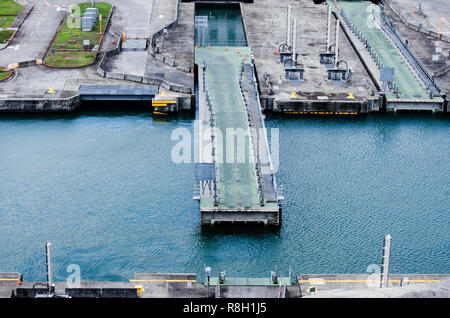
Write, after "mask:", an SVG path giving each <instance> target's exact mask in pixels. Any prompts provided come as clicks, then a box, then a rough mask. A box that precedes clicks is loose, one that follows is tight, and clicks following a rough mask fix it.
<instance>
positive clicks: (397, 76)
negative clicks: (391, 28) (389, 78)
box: [327, 0, 443, 111]
mask: <svg viewBox="0 0 450 318" xmlns="http://www.w3.org/2000/svg"><path fill="white" fill-rule="evenodd" d="M327 3H328V5H329V6H330V7H331V8H332V10H333V11H334V12H335V13H336V14H337V15H338V16H339V18H340V19H341V21H342V27H343V28H344V29H346V30H347V33H351V34H350V37H351V38H352V40H355V39H356V41H361V42H363V43H364V46H365V48H366V49H367V50H368V51H369V52H370V55H371V59H373V61H370V62H371V63H368V65H370V66H372V67H373V66H375V69H371V70H370V71H371V73H372V74H376V75H377V78H376V80H377V81H378V82H379V86H380V87H381V86H382V83H381V81H380V78H379V74H380V70H381V68H394V81H393V87H389V88H388V89H387V91H386V94H385V95H386V100H387V108H388V110H397V109H408V110H411V109H416V110H422V109H423V110H428V109H430V110H433V111H434V110H439V109H441V108H442V107H443V99H442V98H441V97H437V96H430V94H429V92H428V87H426V86H428V83H425V82H424V81H422V80H421V75H422V74H421V72H418V71H417V69H418V67H416V65H415V64H416V62H415V61H411V60H410V59H409V56H408V54H407V53H408V52H407V50H405V49H404V48H403V47H402V45H401V44H402V43H401V42H399V41H398V39H397V38H391V37H390V35H389V34H390V33H389V32H386V31H384V30H383V27H381V25H383V21H382V18H381V15H380V9H379V7H377V6H376V5H374V4H372V3H371V2H370V1H339V2H336V3H335V2H334V1H330V0H328V1H327ZM373 62H375V63H373ZM419 63H420V62H419ZM416 68H417V69H416ZM390 107H391V108H390Z"/></svg>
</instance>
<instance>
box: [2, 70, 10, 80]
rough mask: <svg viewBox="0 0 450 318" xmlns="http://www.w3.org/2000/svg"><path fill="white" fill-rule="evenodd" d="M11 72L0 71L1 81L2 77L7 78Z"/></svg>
mask: <svg viewBox="0 0 450 318" xmlns="http://www.w3.org/2000/svg"><path fill="white" fill-rule="evenodd" d="M10 74H11V72H0V81H3V80H4V79H6V78H8V77H9V75H10Z"/></svg>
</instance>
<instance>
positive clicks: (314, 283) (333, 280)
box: [297, 274, 450, 297]
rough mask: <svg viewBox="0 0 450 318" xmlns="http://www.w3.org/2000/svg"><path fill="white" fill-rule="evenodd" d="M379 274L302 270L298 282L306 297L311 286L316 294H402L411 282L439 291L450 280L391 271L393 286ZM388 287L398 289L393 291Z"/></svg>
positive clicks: (369, 295)
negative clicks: (384, 285) (383, 284)
mask: <svg viewBox="0 0 450 318" xmlns="http://www.w3.org/2000/svg"><path fill="white" fill-rule="evenodd" d="M379 277H380V276H379V275H375V274H373V275H370V274H299V275H297V279H298V280H297V282H298V284H299V285H298V287H299V288H300V291H301V295H302V297H304V296H308V295H309V292H308V290H309V289H311V287H315V288H316V290H317V292H316V294H315V295H314V296H315V297H393V296H394V295H396V296H395V297H399V296H400V295H401V294H404V293H406V292H405V290H406V288H407V286H409V287H414V288H418V289H417V290H419V289H420V288H422V287H423V288H425V289H427V290H428V289H431V290H434V291H437V290H438V289H439V288H440V287H441V286H442V285H440V283H443V282H445V281H447V283H444V284H448V281H449V280H450V275H449V274H391V275H389V285H388V287H392V288H383V289H380V288H379V286H380V283H379ZM401 286H402V287H401ZM387 290H394V292H392V293H391V295H389V292H386V291H387ZM417 290H416V291H417ZM449 296H450V291H449V290H448V289H447V297H449Z"/></svg>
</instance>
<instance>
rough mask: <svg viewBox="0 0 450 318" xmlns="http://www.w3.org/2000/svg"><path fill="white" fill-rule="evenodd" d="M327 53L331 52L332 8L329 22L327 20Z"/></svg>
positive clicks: (329, 13)
mask: <svg viewBox="0 0 450 318" xmlns="http://www.w3.org/2000/svg"><path fill="white" fill-rule="evenodd" d="M327 28H328V29H327V52H330V36H331V7H330V6H328V20H327Z"/></svg>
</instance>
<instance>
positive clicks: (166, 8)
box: [119, 0, 178, 35]
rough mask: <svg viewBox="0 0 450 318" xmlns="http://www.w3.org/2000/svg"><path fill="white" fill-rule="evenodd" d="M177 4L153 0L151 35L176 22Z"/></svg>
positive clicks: (175, 2)
mask: <svg viewBox="0 0 450 318" xmlns="http://www.w3.org/2000/svg"><path fill="white" fill-rule="evenodd" d="M119 1H120V0H119ZM177 4H178V0H153V6H152V14H151V18H150V20H151V21H152V23H151V26H150V34H152V35H153V34H155V33H156V32H158V31H159V30H161V29H162V28H164V27H165V26H166V25H168V24H169V23H171V22H172V21H174V20H175V18H176V15H177V14H176V9H177Z"/></svg>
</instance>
